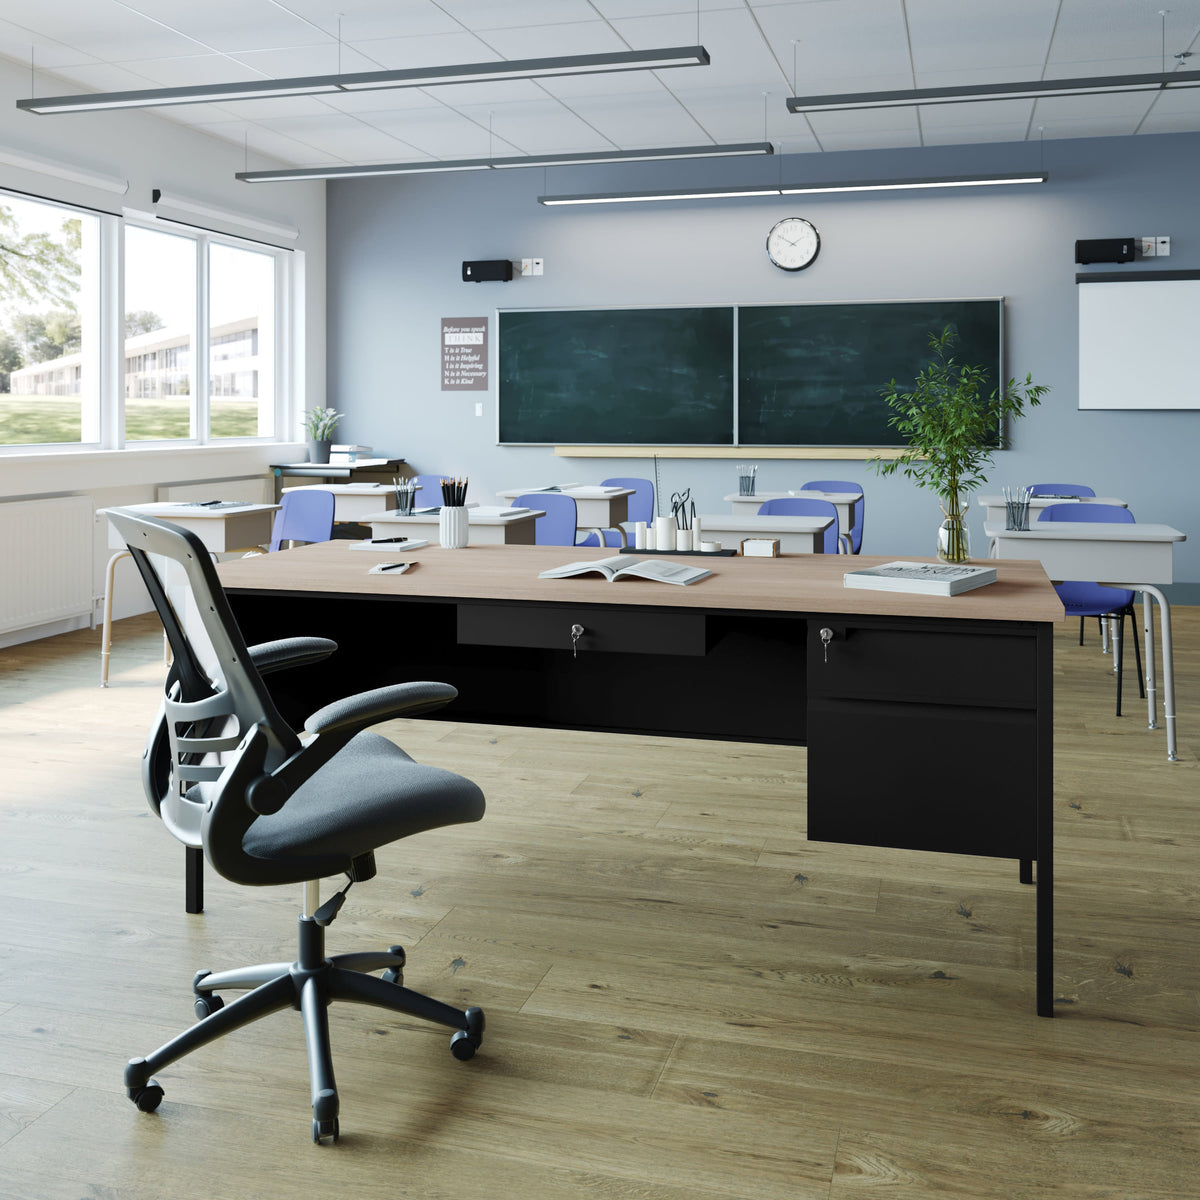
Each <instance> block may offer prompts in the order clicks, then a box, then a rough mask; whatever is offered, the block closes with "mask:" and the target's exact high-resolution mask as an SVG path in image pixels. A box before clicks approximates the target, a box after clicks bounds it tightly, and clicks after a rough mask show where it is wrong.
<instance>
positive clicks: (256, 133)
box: [211, 124, 345, 171]
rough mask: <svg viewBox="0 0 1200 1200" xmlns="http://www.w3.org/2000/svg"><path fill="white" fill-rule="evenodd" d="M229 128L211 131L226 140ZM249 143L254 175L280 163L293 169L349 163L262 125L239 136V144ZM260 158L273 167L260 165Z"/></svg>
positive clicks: (266, 164) (248, 127) (218, 126)
mask: <svg viewBox="0 0 1200 1200" xmlns="http://www.w3.org/2000/svg"><path fill="white" fill-rule="evenodd" d="M228 128H229V127H228V126H222V125H215V126H212V127H211V131H212V133H213V134H214V135H215V136H218V137H222V136H225V135H226V133H227V132H228ZM243 138H244V139H245V142H246V144H247V145H248V146H249V160H248V162H249V166H248V169H249V170H251V171H261V170H268V169H270V168H271V167H274V166H275V165H276V163H278V162H282V163H287V164H288V165H289V166H300V167H307V166H312V167H315V166H326V165H327V164H328V163H329V162H330V161H334V162H338V163H344V162H345V159H342V158H340V157H333V158H332V159H331V156H330V155H329V154H327V153H324V152H323V151H321V150H319V149H318V148H317V147H316V146H312V145H309V143H307V142H305V141H303V140H302V139H300V138H294V137H288V136H287V135H286V134H282V133H279V132H277V131H276V130H274V129H267V128H266V127H265V126H262V125H255V124H251V125H248V126H246V128H245V129H244V130H243V131H242V132H241V133H239V135H238V137H237V139H236V140H237V141H238V142H239V143H240V142H242V141H243ZM256 155H264V156H266V157H267V158H269V159H270V160H271V161H270V162H269V163H263V162H261V161H260V162H256V161H255V156H256Z"/></svg>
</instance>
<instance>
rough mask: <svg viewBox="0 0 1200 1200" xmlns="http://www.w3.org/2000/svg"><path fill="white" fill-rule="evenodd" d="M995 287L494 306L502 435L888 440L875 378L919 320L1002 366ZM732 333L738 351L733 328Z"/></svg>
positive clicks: (908, 341) (910, 366) (904, 369)
mask: <svg viewBox="0 0 1200 1200" xmlns="http://www.w3.org/2000/svg"><path fill="white" fill-rule="evenodd" d="M1002 304H1003V301H1002V300H999V299H986V300H903V301H881V302H878V303H871V302H866V303H856V304H789V305H762V306H759V305H745V306H740V307H737V306H724V307H713V308H701V307H695V308H626V309H616V308H614V309H547V310H541V311H514V312H501V313H500V314H499V321H498V327H499V333H498V337H497V342H498V354H499V367H498V375H499V380H500V383H499V429H500V441H501V442H502V443H507V444H519V443H555V444H560V445H563V444H566V445H570V444H575V445H582V444H588V443H591V444H599V445H671V446H680V445H683V446H688V445H695V446H732V445H745V446H847V447H851V446H868V447H873V446H878V447H885V446H898V445H901V444H902V442H901V439H900V438H899V437H898V436H897V434H896V432H895V430H893V429H891V428H889V426H888V418H889V417H890V416H891V409H889V408H888V406H887V405H886V404H885V403H884V401H883V399H882V398H881V396H880V392H881V391H882V390H883V389H884V388H885V387H887V385H888V383H889V381H890V380H892V379H893V378H894V379H895V380H896V383H897V385H898V386H899V387H900V389H901V390H902V391H904V390H907V389H908V388H909V387H910V386H911V384H912V383H913V381H914V380H915V378H916V376H917V373H918V372H919V371H920V370H921V369H922V367H924V366H925V365H926V364H927V363H928V362H929V361H930V359H931V357H932V355H931V352H930V349H929V336H930V334H934V333H940V332H941V331H942V329H944V328H945V327H946V326H947V325H950V326H952V327H953V328H954V329H955V331H956V332H957V334H958V341H957V342H956V344H955V348H954V356H955V358H956V359H957V360H958V361H959V362H961V363H964V364H970V365H979V366H983V367H985V368H987V370H988V371H989V374H990V376H991V378H990V380H989V383H988V385H987V386H988V390H990V389H991V388H992V387H994V386H996V385H997V383H998V382H999V380H1000V379H1001V378H1002V366H1001V362H1002V360H1001V313H1002ZM735 324H736V330H737V339H736V351H735V339H734V328H735Z"/></svg>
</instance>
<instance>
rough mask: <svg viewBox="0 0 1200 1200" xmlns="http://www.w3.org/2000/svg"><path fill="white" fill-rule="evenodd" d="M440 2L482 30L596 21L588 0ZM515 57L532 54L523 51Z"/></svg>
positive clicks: (528, 27) (454, 14) (534, 27)
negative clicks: (522, 53) (524, 53)
mask: <svg viewBox="0 0 1200 1200" xmlns="http://www.w3.org/2000/svg"><path fill="white" fill-rule="evenodd" d="M439 4H440V5H441V7H442V8H443V9H445V11H446V12H447V13H449V14H450V16H452V17H453V18H454V19H455V20H457V21H461V22H462V23H463V24H464V25H466V26H468V27H469V28H471V29H475V30H479V31H481V32H482V31H484V30H493V29H511V28H514V27H526V28H527V29H530V30H532V29H536V28H537V27H539V26H542V25H550V24H566V23H570V22H576V21H578V22H591V23H595V21H596V10H595V9H594V8H593V7H592V6H591V4H589V3H588V0H553V2H552V3H547V0H503V3H497V2H496V0H439ZM514 57H521V58H532V57H534V55H532V54H526V55H520V56H516V55H514Z"/></svg>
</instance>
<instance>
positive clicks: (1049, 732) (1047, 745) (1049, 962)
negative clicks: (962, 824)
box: [1022, 625, 1054, 1017]
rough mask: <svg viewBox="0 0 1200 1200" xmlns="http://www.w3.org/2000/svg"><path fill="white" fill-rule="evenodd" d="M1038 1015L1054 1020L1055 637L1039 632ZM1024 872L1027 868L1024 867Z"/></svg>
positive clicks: (1042, 629) (1046, 628)
mask: <svg viewBox="0 0 1200 1200" xmlns="http://www.w3.org/2000/svg"><path fill="white" fill-rule="evenodd" d="M1038 659H1039V664H1040V669H1039V671H1038V733H1037V740H1038V750H1037V784H1036V786H1037V807H1036V817H1035V825H1036V838H1037V901H1036V903H1037V921H1036V925H1037V951H1036V963H1037V982H1036V984H1035V985H1034V986H1035V991H1036V993H1037V1014H1038V1016H1039V1017H1052V1016H1054V683H1053V680H1054V673H1053V670H1052V667H1053V661H1054V636H1053V632H1052V629H1051V627H1050V626H1048V625H1043V626H1041V627H1040V628H1039V630H1038ZM1022 871H1024V864H1022Z"/></svg>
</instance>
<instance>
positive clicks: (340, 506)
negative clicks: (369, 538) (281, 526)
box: [283, 483, 396, 525]
mask: <svg viewBox="0 0 1200 1200" xmlns="http://www.w3.org/2000/svg"><path fill="white" fill-rule="evenodd" d="M288 492H332V493H333V519H334V521H335V522H336V523H338V524H341V523H343V522H347V523H349V524H352V525H358V524H361V523H363V522H365V521H366V519H367V517H368V516H369V515H370V514H371V513H375V512H379V510H380V509H381V508H383V509H390V508H395V507H396V489H395V487H393V486H392V484H390V483H302V484H297V486H296V487H285V488H284V489H283V495H285V496H286V495H287V493H288Z"/></svg>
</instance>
